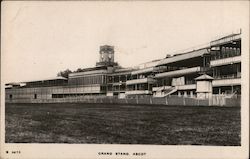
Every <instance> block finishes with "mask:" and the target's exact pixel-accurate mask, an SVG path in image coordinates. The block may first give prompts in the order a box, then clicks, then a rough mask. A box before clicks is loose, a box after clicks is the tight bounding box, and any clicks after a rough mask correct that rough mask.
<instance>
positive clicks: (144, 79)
mask: <svg viewBox="0 0 250 159" xmlns="http://www.w3.org/2000/svg"><path fill="white" fill-rule="evenodd" d="M154 81H155V80H154V79H153V78H149V77H148V78H142V79H133V80H129V81H127V82H126V84H127V85H132V84H140V83H154Z"/></svg>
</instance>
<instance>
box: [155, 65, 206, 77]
mask: <svg viewBox="0 0 250 159" xmlns="http://www.w3.org/2000/svg"><path fill="white" fill-rule="evenodd" d="M200 71H201V67H200V66H198V67H192V68H187V69H182V70H176V71H169V72H164V73H158V74H156V75H155V78H162V77H171V76H176V75H184V74H190V73H195V72H200Z"/></svg>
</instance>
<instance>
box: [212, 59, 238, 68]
mask: <svg viewBox="0 0 250 159" xmlns="http://www.w3.org/2000/svg"><path fill="white" fill-rule="evenodd" d="M239 62H241V56H235V57H229V58H225V59H218V60H212V61H210V66H212V67H215V66H221V65H228V64H233V63H239Z"/></svg>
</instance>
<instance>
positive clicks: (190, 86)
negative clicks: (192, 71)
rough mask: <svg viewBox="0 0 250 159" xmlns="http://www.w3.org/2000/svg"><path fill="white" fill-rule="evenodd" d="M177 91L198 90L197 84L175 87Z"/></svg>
mask: <svg viewBox="0 0 250 159" xmlns="http://www.w3.org/2000/svg"><path fill="white" fill-rule="evenodd" d="M175 88H176V89H177V90H190V89H196V84H188V85H181V86H175Z"/></svg>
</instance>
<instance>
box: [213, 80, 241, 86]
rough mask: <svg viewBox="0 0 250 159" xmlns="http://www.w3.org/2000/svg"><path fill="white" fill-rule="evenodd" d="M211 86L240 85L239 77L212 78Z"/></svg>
mask: <svg viewBox="0 0 250 159" xmlns="http://www.w3.org/2000/svg"><path fill="white" fill-rule="evenodd" d="M212 84H213V87H217V86H233V85H241V79H240V78H236V79H219V80H218V79H217V80H213V82H212Z"/></svg>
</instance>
